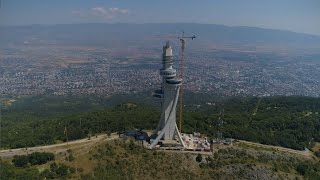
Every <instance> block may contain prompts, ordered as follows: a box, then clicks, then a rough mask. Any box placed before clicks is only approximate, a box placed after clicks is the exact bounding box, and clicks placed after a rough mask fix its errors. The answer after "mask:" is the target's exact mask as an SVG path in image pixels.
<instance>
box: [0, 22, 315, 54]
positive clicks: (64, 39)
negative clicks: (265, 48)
mask: <svg viewBox="0 0 320 180" xmlns="http://www.w3.org/2000/svg"><path fill="white" fill-rule="evenodd" d="M182 30H184V31H186V33H188V34H195V35H196V36H197V37H198V39H199V40H201V41H212V42H214V43H223V44H233V45H235V44H237V45H239V44H240V45H241V44H259V45H260V44H265V45H285V46H294V47H301V48H309V47H310V48H320V36H316V35H308V34H302V33H295V32H291V31H284V30H273V29H264V28H257V27H245V26H234V27H231V26H224V25H215V24H194V23H165V24H161V23H157V24H152V23H149V24H123V23H119V24H103V23H90V24H60V25H30V26H2V27H0V32H1V35H0V36H1V38H0V45H2V46H3V45H4V46H5V45H7V44H8V43H18V44H19V43H67V44H86V45H112V44H113V42H112V41H120V42H131V41H144V40H148V39H152V38H162V39H166V36H170V35H171V36H178V35H179V34H181V31H182Z"/></svg>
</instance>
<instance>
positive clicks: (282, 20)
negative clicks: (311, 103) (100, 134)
mask: <svg viewBox="0 0 320 180" xmlns="http://www.w3.org/2000/svg"><path fill="white" fill-rule="evenodd" d="M0 1H1V8H0V25H28V24H66V23H88V22H89V23H90V22H110V23H116V22H129V23H148V22H157V23H160V22H194V23H208V24H224V25H231V26H233V25H235V26H238V25H240V26H255V27H267V28H273V29H285V30H292V31H295V32H304V33H310V34H318V35H320V0H0Z"/></svg>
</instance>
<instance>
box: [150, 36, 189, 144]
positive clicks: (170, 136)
mask: <svg viewBox="0 0 320 180" xmlns="http://www.w3.org/2000/svg"><path fill="white" fill-rule="evenodd" d="M160 75H161V77H162V84H161V89H159V90H156V91H154V94H153V96H154V97H156V98H159V99H160V100H161V106H162V107H161V108H162V111H161V115H160V121H159V124H158V127H157V129H156V131H155V132H154V135H153V136H154V137H152V136H151V140H150V142H151V144H150V146H149V148H150V149H152V148H154V147H155V145H157V144H158V143H159V142H161V143H162V144H163V145H168V146H181V147H182V148H185V147H186V146H185V144H184V142H183V140H182V137H181V134H180V132H179V130H178V126H177V123H176V107H177V103H178V98H179V92H180V87H181V83H182V79H181V78H177V77H176V75H177V71H176V70H175V69H173V55H172V48H171V46H170V44H169V42H167V43H166V45H165V46H164V47H163V53H162V68H161V69H160Z"/></svg>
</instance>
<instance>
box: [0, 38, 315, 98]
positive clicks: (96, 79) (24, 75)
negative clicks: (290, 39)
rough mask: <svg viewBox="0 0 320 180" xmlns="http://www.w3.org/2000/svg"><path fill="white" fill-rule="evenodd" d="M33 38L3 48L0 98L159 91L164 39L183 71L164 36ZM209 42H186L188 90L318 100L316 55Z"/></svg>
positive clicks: (175, 44)
mask: <svg viewBox="0 0 320 180" xmlns="http://www.w3.org/2000/svg"><path fill="white" fill-rule="evenodd" d="M34 36H35V37H34ZM34 36H30V37H29V36H27V35H26V36H24V37H23V38H21V39H17V40H16V42H13V43H10V46H6V47H2V46H1V48H0V93H1V94H3V95H42V94H54V95H70V94H71V95H80V94H97V95H106V96H108V95H113V94H127V93H136V92H140V91H145V90H149V89H150V90H152V89H154V88H155V87H157V86H159V84H160V80H159V77H160V76H159V73H158V71H157V67H158V66H159V64H160V63H161V61H160V59H161V46H160V43H163V42H165V41H166V40H167V39H169V40H170V41H171V42H172V44H173V49H174V60H175V63H174V66H175V68H176V69H178V71H179V67H180V66H179V63H180V53H179V52H180V46H179V41H178V38H172V37H171V38H166V37H167V36H166V35H163V36H160V37H157V36H155V35H152V34H151V35H146V37H143V38H141V39H139V38H137V39H135V40H132V41H129V40H128V41H126V40H114V41H111V42H110V41H106V42H105V43H106V44H100V42H95V40H94V39H93V40H92V42H89V43H88V44H86V43H83V42H81V43H79V44H77V43H76V42H74V41H72V42H71V43H68V42H65V41H67V40H65V41H63V42H52V40H50V39H46V38H47V37H46V38H43V39H41V38H39V37H38V38H36V37H37V35H34ZM168 37H169V36H168ZM205 38H206V37H205V36H204V37H201V36H200V37H199V38H198V39H197V40H194V41H191V40H190V41H189V42H187V43H188V44H187V47H186V50H185V51H186V58H185V68H186V71H185V72H186V74H185V81H184V89H185V90H187V91H192V92H203V93H210V94H214V95H218V96H248V95H249V96H275V95H285V96H291V95H302V96H313V97H319V96H320V79H319V77H320V62H319V57H320V55H319V53H317V52H318V51H317V49H316V48H314V49H312V48H311V49H306V48H305V49H306V50H305V49H298V48H296V49H294V48H293V49H290V48H287V49H285V48H281V46H280V47H277V46H275V47H272V46H270V45H269V46H268V45H256V44H254V43H251V44H248V45H247V44H239V43H238V44H236V43H235V44H227V43H220V42H219V41H218V42H215V41H210V42H208V41H205V40H204V39H205ZM112 42H114V44H113V43H112Z"/></svg>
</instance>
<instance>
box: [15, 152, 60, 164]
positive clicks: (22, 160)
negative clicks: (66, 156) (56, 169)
mask: <svg viewBox="0 0 320 180" xmlns="http://www.w3.org/2000/svg"><path fill="white" fill-rule="evenodd" d="M54 158H55V156H54V154H53V153H48V152H33V153H31V154H28V155H21V156H19V155H16V156H14V157H13V160H12V162H13V164H14V165H15V166H17V167H26V166H27V165H28V164H29V163H30V165H32V166H33V165H40V164H45V163H47V162H48V161H53V160H54Z"/></svg>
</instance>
